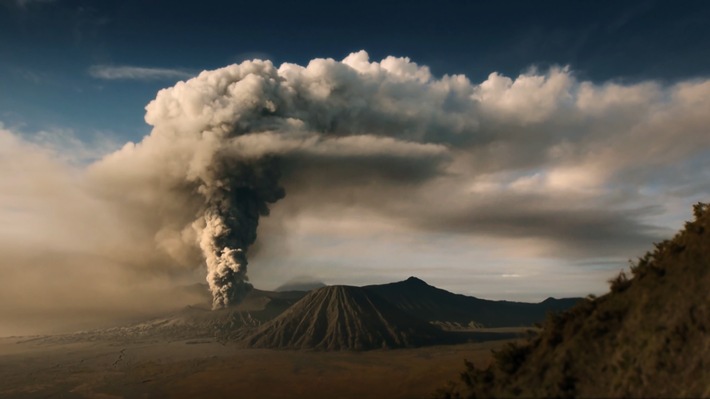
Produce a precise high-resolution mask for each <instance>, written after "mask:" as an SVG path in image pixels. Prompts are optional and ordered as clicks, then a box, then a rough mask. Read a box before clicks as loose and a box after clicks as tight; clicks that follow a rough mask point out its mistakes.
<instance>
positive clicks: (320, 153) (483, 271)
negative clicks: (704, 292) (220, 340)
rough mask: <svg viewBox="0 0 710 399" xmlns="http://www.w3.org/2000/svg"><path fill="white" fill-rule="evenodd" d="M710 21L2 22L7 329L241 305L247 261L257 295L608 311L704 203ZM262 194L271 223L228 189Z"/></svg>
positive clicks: (419, 8)
mask: <svg viewBox="0 0 710 399" xmlns="http://www.w3.org/2000/svg"><path fill="white" fill-rule="evenodd" d="M708 20H710V5H709V4H708V3H707V2H704V1H686V2H681V3H679V2H670V1H643V2H641V1H638V2H636V1H628V2H611V1H598V2H568V1H542V2H530V1H495V2H494V1H468V2H461V1H437V2H428V1H407V2H399V1H392V2H382V1H379V2H369V1H359V2H352V3H348V4H340V3H337V2H324V1H299V2H282V3H265V2H227V1H209V0H207V1H201V2H194V3H193V2H179V3H175V2H166V1H149V2H145V1H141V2H139V1H110V0H109V1H100V2H97V1H68V0H0V166H1V168H0V173H2V176H0V187H1V189H0V250H1V252H2V253H3V254H5V256H4V259H3V260H0V319H2V320H3V327H4V328H0V334H15V333H27V332H36V331H58V330H62V329H67V328H77V327H82V328H83V327H86V326H90V325H95V324H97V323H110V322H111V321H115V320H117V318H122V320H123V319H130V318H131V317H138V316H141V315H145V314H148V313H150V312H158V311H164V310H167V309H171V308H174V307H176V306H177V307H179V306H183V305H184V304H186V303H189V302H190V301H192V300H195V298H194V297H193V296H191V295H193V294H192V291H190V290H187V289H183V288H181V287H185V286H189V285H191V284H194V283H196V282H203V283H204V281H205V277H207V278H208V281H209V282H210V289H212V292H213V294H215V295H217V294H216V293H218V292H225V290H226V291H229V290H230V289H231V288H230V286H226V287H225V286H224V285H223V284H224V282H223V281H222V280H224V279H223V278H222V277H224V273H232V274H233V275H234V276H237V277H238V278H239V279H241V278H242V277H243V276H242V275H243V274H244V273H245V272H246V269H240V268H239V266H238V265H237V266H234V262H237V263H239V259H241V258H239V256H242V255H239V256H237V257H236V258H234V257H232V258H229V257H225V256H226V255H225V256H221V255H222V254H224V253H226V251H225V250H226V249H228V248H229V249H233V250H235V251H236V252H235V251H232V252H234V253H241V252H240V251H241V250H242V249H243V252H244V254H246V256H248V258H249V270H248V273H247V275H248V276H249V280H250V281H251V283H252V284H253V285H254V286H256V287H257V288H263V289H273V288H275V287H277V286H279V285H281V284H283V283H285V282H287V281H289V280H293V279H297V280H298V279H300V280H304V279H305V280H308V279H313V280H319V281H324V282H326V283H328V284H352V285H363V284H373V283H385V282H390V281H396V280H402V279H405V278H407V277H408V276H411V275H415V276H418V277H420V278H422V279H424V280H425V281H427V282H429V283H430V284H433V285H436V286H438V287H441V288H444V289H448V290H450V291H453V292H457V293H463V294H468V295H474V296H478V297H482V298H491V299H510V300H523V301H541V300H543V299H545V298H546V297H548V296H555V297H564V296H584V295H586V294H589V293H595V294H600V293H603V292H604V291H605V290H606V287H607V283H606V280H608V279H609V278H611V277H612V276H613V275H614V274H616V273H618V272H619V271H620V270H621V269H623V268H625V267H627V264H628V260H629V259H635V258H636V257H638V256H641V255H643V253H644V252H645V251H646V250H649V249H651V248H652V243H653V242H656V241H659V240H661V239H664V238H668V237H670V236H672V235H673V234H674V232H675V231H676V230H677V229H678V228H680V227H681V226H682V224H683V221H684V220H687V219H688V218H689V217H690V215H691V204H693V203H694V202H697V201H700V200H707V197H708V194H709V192H710V185H709V184H708V181H710V180H709V179H708V178H709V177H710V134H708V133H710V132H708V131H707V130H708V128H707V126H710V115H708V113H707V110H708V109H710V80H708V78H709V77H710V76H709V75H710V53H708V51H707V43H708V42H710V29H709V28H708V27H707V21H708ZM255 59H258V60H262V61H254V62H252V61H251V60H255ZM203 71H207V72H203ZM126 143H128V144H126ZM245 181H247V182H249V185H250V186H249V187H252V188H253V187H257V188H258V190H257V191H258V192H257V194H258V195H257V194H255V195H256V197H257V200H258V201H257V200H254V201H257V202H254V203H253V202H250V201H251V198H252V197H249V198H250V200H249V201H247V202H244V201H246V200H244V199H243V198H242V197H239V198H237V197H234V196H232V194H229V193H234V192H237V191H239V190H238V189H241V188H243V185H244V184H245V183H244V182H245ZM240 184H241V185H240ZM224 187H227V188H226V189H225V188H224ZM280 189H283V191H284V193H283V194H285V196H283V195H281V194H279V193H280V191H279V190H280ZM225 192H227V193H228V194H225ZM240 192H241V191H240ZM250 195H251V194H250ZM282 197H283V198H282ZM240 201H241V202H240ZM259 201H261V202H259ZM227 203H229V204H232V205H234V204H242V205H243V206H242V205H239V206H241V208H240V209H242V210H239V211H238V212H236V213H234V212H232V211H230V210H224V209H225V206H224V204H227ZM262 205H264V206H268V207H269V208H270V215H269V216H261V219H260V220H259V224H258V229H257V230H255V231H256V233H257V237H258V238H256V242H255V243H253V245H252V241H253V239H251V238H250V237H251V236H250V235H251V234H252V232H251V230H250V229H251V227H254V229H256V224H253V223H251V221H254V220H255V219H256V218H258V217H259V213H262V214H263V213H265V212H261V211H258V212H257V211H256V210H252V211H248V212H247V211H243V209H252V208H253V209H257V208H258V209H261V208H260V207H261V206H262ZM239 206H237V208H239ZM244 207H246V208H244ZM250 207H251V208H250ZM254 207H256V208H254ZM245 212H246V213H245ZM250 212H251V213H250ZM235 219H238V220H249V221H250V222H249V223H244V222H234V220H235ZM235 223H236V224H235ZM252 224H253V226H252ZM227 230H229V231H232V232H234V231H240V233H239V234H232V233H225V231H227ZM242 230H244V231H243V233H242ZM227 252H228V251H227ZM230 253H231V252H230ZM235 256H236V255H235ZM227 258H229V259H227ZM235 259H236V260H235ZM230 262H232V263H230ZM232 274H230V275H232ZM210 276H211V277H210ZM220 276H221V277H220ZM210 279H211V280H210ZM220 279H222V280H220ZM220 290H221V291H220ZM107 314H111V315H112V316H111V317H109V316H107ZM48 315H52V316H51V317H48Z"/></svg>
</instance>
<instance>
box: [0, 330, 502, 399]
mask: <svg viewBox="0 0 710 399" xmlns="http://www.w3.org/2000/svg"><path fill="white" fill-rule="evenodd" d="M503 331H504V332H506V333H507V332H510V330H507V329H503ZM504 342H508V341H505V340H503V341H488V342H478V343H468V344H460V345H446V346H431V347H424V348H413V349H397V350H375V351H368V352H352V351H340V352H322V351H292V350H270V349H244V348H240V347H239V346H238V345H230V344H227V345H223V344H220V343H218V342H216V341H215V340H213V339H205V340H199V341H194V340H181V341H174V342H144V343H135V344H130V343H117V342H112V341H94V342H73V343H64V342H57V341H53V340H51V339H48V338H46V337H35V338H34V339H33V338H19V337H11V338H2V339H0V381H2V383H0V397H3V398H139V397H175V398H196V397H204V396H205V395H208V396H210V397H215V398H220V397H234V396H235V393H237V392H248V396H249V397H261V398H293V397H308V398H362V397H380V398H428V397H430V396H431V395H432V394H433V393H434V392H435V391H436V390H437V389H438V388H441V387H443V386H445V385H446V384H448V382H449V381H454V380H458V375H459V372H460V371H461V369H462V367H463V359H464V358H466V359H469V360H472V361H473V362H475V363H476V364H480V365H486V364H488V362H490V360H491V349H495V348H499V347H501V346H502V345H503V344H504Z"/></svg>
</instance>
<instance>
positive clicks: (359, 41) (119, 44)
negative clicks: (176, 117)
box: [0, 0, 710, 140]
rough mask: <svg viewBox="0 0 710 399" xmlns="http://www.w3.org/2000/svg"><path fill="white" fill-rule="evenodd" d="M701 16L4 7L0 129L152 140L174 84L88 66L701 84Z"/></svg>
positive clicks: (620, 9) (689, 10) (642, 6)
mask: <svg viewBox="0 0 710 399" xmlns="http://www.w3.org/2000/svg"><path fill="white" fill-rule="evenodd" d="M709 10H710V6H709V5H708V4H707V2H703V1H684V2H681V3H678V2H670V1H641V2H638V1H631V2H616V1H595V2H569V1H542V2H530V1H504V2H498V1H438V2H427V1H391V2H387V1H385V2H380V1H377V2H374V1H358V2H352V3H346V4H342V3H333V2H325V1H298V2H295V1H294V2H276V3H270V2H241V1H237V2H231V1H214V0H208V1H201V2H180V3H175V2H166V1H113V0H109V1H68V0H50V1H47V0H29V1H21V0H3V2H2V3H0V38H2V40H0V110H1V111H0V112H1V114H0V119H2V120H3V122H4V123H5V124H6V125H18V126H23V128H24V129H26V130H29V131H32V130H36V129H43V128H44V129H46V128H52V127H62V128H69V129H73V130H75V131H76V132H77V133H78V134H79V135H81V136H87V135H91V134H93V133H94V132H95V131H99V132H104V133H105V132H111V133H113V134H116V135H118V136H120V137H121V138H129V139H132V140H136V139H138V138H140V137H141V136H142V135H144V134H147V133H148V131H149V129H148V127H147V126H146V125H145V123H144V122H143V114H144V111H143V107H144V106H145V105H146V104H147V103H148V101H150V100H151V99H152V98H154V96H155V93H156V92H157V90H159V89H160V88H162V87H166V86H169V85H172V84H173V83H174V81H176V79H174V78H172V79H171V78H170V77H167V78H164V79H152V80H135V81H132V80H128V79H120V80H114V81H110V80H106V79H97V78H94V77H92V76H91V75H90V74H89V70H90V68H91V67H92V66H95V65H108V66H136V67H148V68H167V69H177V70H180V71H186V72H199V71H201V70H204V69H214V68H217V67H221V66H224V65H227V64H230V63H233V62H238V61H241V60H243V59H246V58H251V57H268V58H270V59H272V60H273V61H274V62H275V63H277V64H278V63H281V62H285V61H288V62H294V63H298V64H305V63H307V62H308V60H310V59H312V58H316V57H332V58H336V59H340V58H342V57H344V56H346V55H347V54H349V53H350V52H353V51H358V50H361V49H364V50H367V51H368V53H369V54H370V56H371V57H372V58H373V59H381V58H383V57H385V56H387V55H396V56H407V57H410V58H411V59H413V60H414V61H415V62H417V63H420V64H424V65H428V66H429V67H430V68H431V69H432V71H433V73H434V74H437V75H442V74H445V73H446V74H452V73H464V74H466V75H467V76H468V77H469V78H471V79H472V80H474V81H479V80H483V79H484V78H485V77H486V76H487V75H488V74H489V73H491V72H493V71H498V72H501V73H503V74H505V75H507V76H516V75H517V74H519V73H520V72H522V71H524V70H526V69H527V68H529V67H530V66H539V67H542V68H545V67H547V66H549V65H570V66H571V67H572V68H573V70H574V71H575V73H576V74H578V75H579V76H581V77H583V78H585V79H590V80H593V81H605V80H609V79H614V80H624V81H637V80H640V79H658V80H670V81H672V80H677V79H682V78H688V77H704V76H706V75H707V71H708V69H709V68H710V55H709V54H708V51H707V43H708V41H709V40H710V33H709V31H710V30H709V29H707V19H708V18H710V11H709Z"/></svg>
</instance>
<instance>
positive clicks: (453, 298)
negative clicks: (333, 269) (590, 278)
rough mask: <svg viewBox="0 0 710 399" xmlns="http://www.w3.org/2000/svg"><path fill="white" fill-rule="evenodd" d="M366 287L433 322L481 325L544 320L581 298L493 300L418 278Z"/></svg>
mask: <svg viewBox="0 0 710 399" xmlns="http://www.w3.org/2000/svg"><path fill="white" fill-rule="evenodd" d="M364 288H365V289H367V290H369V291H371V292H374V293H376V294H377V295H379V296H381V297H382V298H384V299H386V300H387V301H389V302H390V303H392V304H393V305H395V306H397V307H398V308H399V309H401V310H404V311H405V312H408V313H410V314H412V315H414V316H416V317H418V318H420V319H422V320H425V321H428V322H430V323H436V322H439V323H457V324H461V325H476V326H479V327H520V326H532V325H533V324H535V323H540V322H542V321H543V320H545V316H546V315H547V313H549V312H559V311H562V310H565V309H569V308H570V307H572V306H574V305H575V304H576V303H577V302H578V301H579V300H580V299H581V298H565V299H555V298H547V299H546V300H544V301H542V302H540V303H525V302H510V301H491V300H486V299H479V298H475V297H471V296H466V295H460V294H453V293H451V292H449V291H446V290H442V289H440V288H436V287H433V286H431V285H429V284H427V283H425V282H424V281H422V280H420V279H418V278H416V277H410V278H408V279H407V280H404V281H399V282H396V283H389V284H382V285H370V286H366V287H364Z"/></svg>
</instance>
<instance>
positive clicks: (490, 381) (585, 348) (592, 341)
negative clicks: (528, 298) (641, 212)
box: [442, 203, 710, 398]
mask: <svg viewBox="0 0 710 399" xmlns="http://www.w3.org/2000/svg"><path fill="white" fill-rule="evenodd" d="M694 214H695V220H694V221H692V222H688V223H686V224H685V227H684V229H683V230H681V231H680V232H679V233H678V234H677V235H676V236H675V237H674V238H673V239H671V240H666V241H663V242H660V243H657V244H655V249H654V250H652V251H650V252H648V253H646V255H645V256H643V257H641V258H639V259H638V261H637V262H636V263H635V264H634V265H633V266H632V268H631V276H630V277H629V276H627V275H626V274H624V273H622V274H620V275H619V276H618V277H617V278H615V279H612V280H611V281H610V283H611V284H610V285H611V290H610V292H609V293H607V294H605V295H603V296H601V297H599V298H593V297H590V298H587V300H585V301H583V302H581V303H579V304H578V305H577V306H575V307H574V308H572V309H570V310H569V311H568V312H565V313H562V314H559V315H557V316H555V317H552V318H550V319H549V320H548V321H547V322H546V323H545V324H544V326H543V330H542V332H541V333H540V334H539V335H538V336H536V337H534V338H532V339H531V340H530V341H529V342H527V343H525V344H523V345H511V346H510V347H509V348H508V349H507V350H504V351H500V352H498V353H497V355H496V357H497V361H496V362H495V363H494V364H492V365H491V366H490V367H487V368H481V369H478V368H476V367H475V365H472V364H469V366H468V370H467V371H466V372H464V373H463V374H462V379H463V382H464V385H463V386H460V387H459V388H458V389H456V390H450V391H448V392H443V393H442V397H445V398H452V397H459V398H460V397H469V398H473V397H509V396H518V397H577V396H579V397H599V398H602V397H710V383H708V381H710V360H708V359H710V301H708V291H710V205H708V204H702V203H701V204H697V205H695V207H694Z"/></svg>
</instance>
